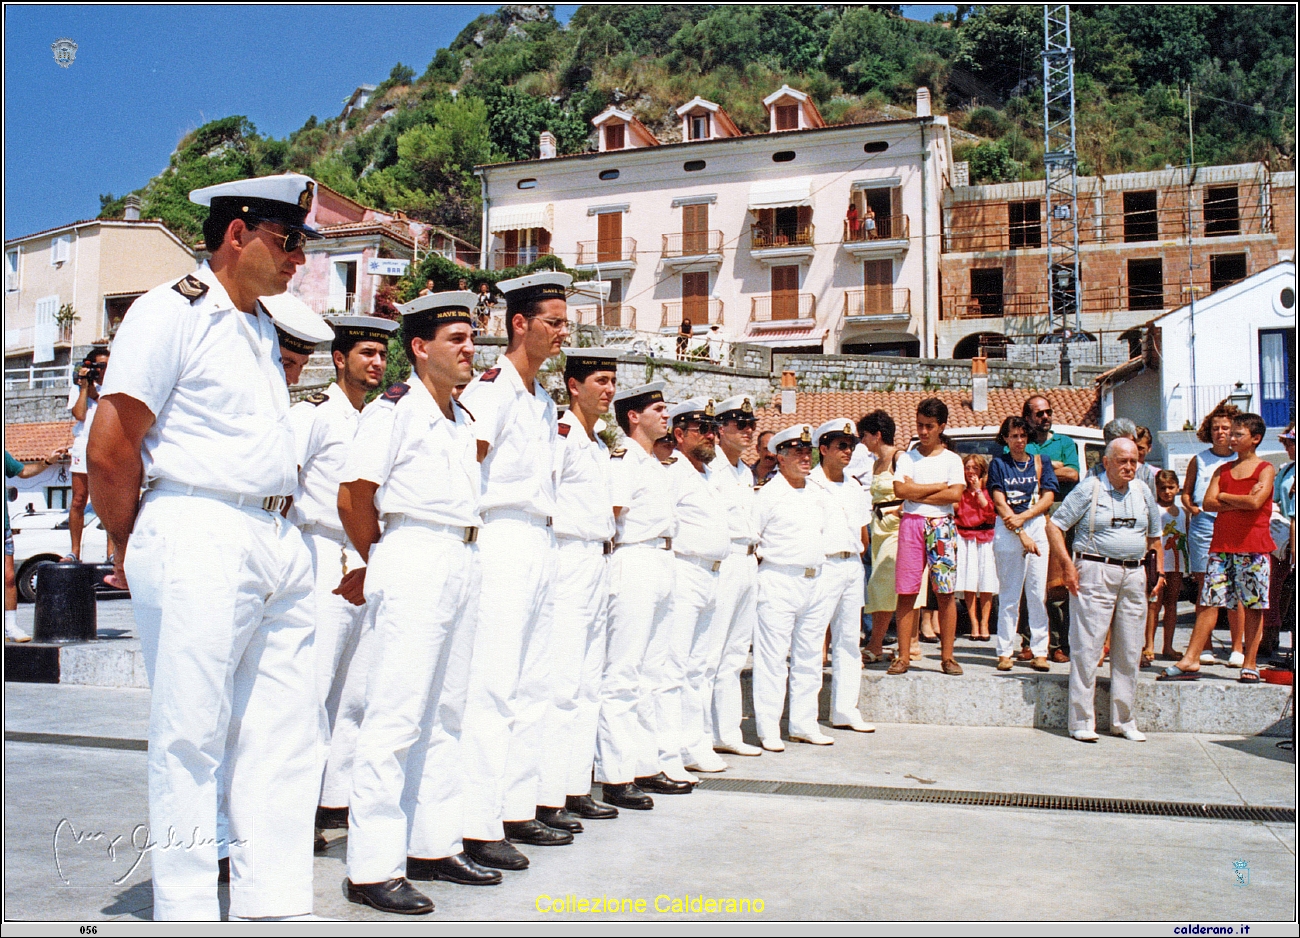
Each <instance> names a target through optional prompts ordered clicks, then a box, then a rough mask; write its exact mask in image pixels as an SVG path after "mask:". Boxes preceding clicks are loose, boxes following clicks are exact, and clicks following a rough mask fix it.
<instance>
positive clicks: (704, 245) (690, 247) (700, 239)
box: [663, 231, 722, 257]
mask: <svg viewBox="0 0 1300 938" xmlns="http://www.w3.org/2000/svg"><path fill="white" fill-rule="evenodd" d="M721 253H722V232H721V231H682V232H673V233H672V234H666V235H664V244H663V256H664V257H703V256H705V255H706V254H721Z"/></svg>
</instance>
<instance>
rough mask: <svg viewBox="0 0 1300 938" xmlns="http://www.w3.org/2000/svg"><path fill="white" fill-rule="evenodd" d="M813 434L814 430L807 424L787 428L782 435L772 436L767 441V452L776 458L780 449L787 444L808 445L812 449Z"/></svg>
mask: <svg viewBox="0 0 1300 938" xmlns="http://www.w3.org/2000/svg"><path fill="white" fill-rule="evenodd" d="M812 432H813V428H812V427H811V426H809V425H808V424H806V423H796V424H795V425H794V426H793V427H786V428H785V429H784V430H782V431H781V432H780V433H773V434H772V438H771V439H770V440H768V441H767V451H768V452H769V453H771V454H772V455H773V456H775V455H776V451H777V449H778V447H781V446H784V445H785V444H786V443H807V444H808V446H809V447H811V446H812Z"/></svg>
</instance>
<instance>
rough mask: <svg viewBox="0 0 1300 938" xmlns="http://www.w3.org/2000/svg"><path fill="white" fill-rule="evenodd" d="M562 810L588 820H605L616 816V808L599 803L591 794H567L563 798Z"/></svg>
mask: <svg viewBox="0 0 1300 938" xmlns="http://www.w3.org/2000/svg"><path fill="white" fill-rule="evenodd" d="M564 810H565V811H568V812H569V813H570V814H573V815H576V816H578V817H581V818H586V819H587V820H589V821H605V820H609V819H610V818H616V817H618V808H611V807H610V806H609V805H607V804H601V803H600V802H598V801H597V800H596V799H595V798H593V797H591V795H569V797H567V798H565V799H564Z"/></svg>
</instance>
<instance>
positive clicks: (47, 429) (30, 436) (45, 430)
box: [5, 420, 73, 462]
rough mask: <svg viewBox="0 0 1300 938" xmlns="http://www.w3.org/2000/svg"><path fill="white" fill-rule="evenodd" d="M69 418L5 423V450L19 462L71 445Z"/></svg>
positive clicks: (70, 422) (34, 459)
mask: <svg viewBox="0 0 1300 938" xmlns="http://www.w3.org/2000/svg"><path fill="white" fill-rule="evenodd" d="M72 427H73V422H72V421H71V420H60V421H57V422H55V423H9V424H5V450H6V451H7V452H8V453H9V455H10V456H12V457H13V458H14V459H16V460H18V461H19V462H35V461H36V460H38V459H41V458H43V457H45V456H48V455H49V454H50V453H51V451H53V450H56V449H66V448H67V447H69V446H71V445H72Z"/></svg>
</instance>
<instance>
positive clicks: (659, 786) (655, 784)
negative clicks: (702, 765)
mask: <svg viewBox="0 0 1300 938" xmlns="http://www.w3.org/2000/svg"><path fill="white" fill-rule="evenodd" d="M634 781H635V782H636V787H637V788H639V789H641V790H642V791H651V792H654V793H655V794H656V795H689V794H690V793H691V789H692V788H694V787H695V786H694V785H692V784H691V783H690V782H678V781H674V780H673V779H671V778H669V777H668V776H667V775H665V774H664V773H663V772H660V773H659V774H658V775H644V776H642V777H641V778H638V779H634Z"/></svg>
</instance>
